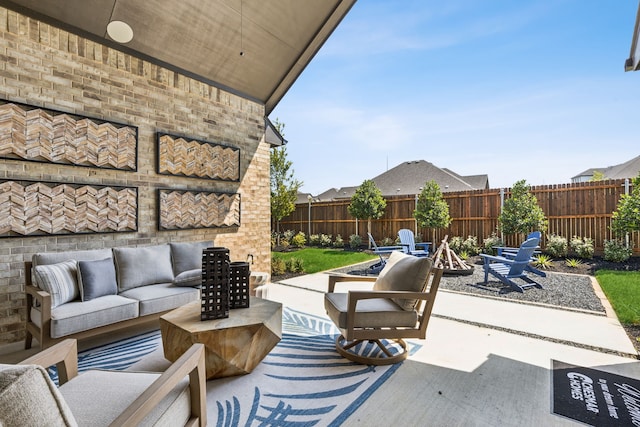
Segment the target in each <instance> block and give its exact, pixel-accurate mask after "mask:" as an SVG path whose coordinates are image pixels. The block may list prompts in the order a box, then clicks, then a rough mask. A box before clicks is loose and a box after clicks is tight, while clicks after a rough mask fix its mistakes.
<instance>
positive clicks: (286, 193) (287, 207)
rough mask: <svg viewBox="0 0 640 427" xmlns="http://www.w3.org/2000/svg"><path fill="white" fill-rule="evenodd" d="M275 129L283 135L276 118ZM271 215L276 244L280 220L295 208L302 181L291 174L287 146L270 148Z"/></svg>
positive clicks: (278, 238) (291, 164)
mask: <svg viewBox="0 0 640 427" xmlns="http://www.w3.org/2000/svg"><path fill="white" fill-rule="evenodd" d="M274 125H275V127H276V129H278V131H279V132H280V134H281V135H283V136H284V133H283V130H284V124H282V123H280V122H279V121H278V120H277V119H276V121H275V123H274ZM270 163H271V164H270V174H271V176H270V187H271V217H272V218H274V219H275V220H276V232H277V236H278V237H277V240H278V245H279V244H280V220H281V219H282V218H284V217H285V216H287V215H289V214H290V213H291V212H293V211H294V210H295V209H296V199H297V198H298V190H299V189H300V187H301V186H302V182H300V181H298V180H296V179H295V178H294V176H293V173H294V171H293V169H292V168H291V166H293V162H291V161H290V160H288V159H287V147H286V146H281V147H276V148H273V149H272V150H271V159H270Z"/></svg>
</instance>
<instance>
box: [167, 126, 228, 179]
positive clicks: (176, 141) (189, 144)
mask: <svg viewBox="0 0 640 427" xmlns="http://www.w3.org/2000/svg"><path fill="white" fill-rule="evenodd" d="M157 137H158V173H160V174H164V175H180V176H186V177H190V178H207V179H217V180H221V181H240V149H239V148H235V147H229V146H226V145H220V144H214V143H212V142H206V141H199V140H197V139H193V138H186V137H180V136H175V135H169V134H166V133H161V132H158V134H157Z"/></svg>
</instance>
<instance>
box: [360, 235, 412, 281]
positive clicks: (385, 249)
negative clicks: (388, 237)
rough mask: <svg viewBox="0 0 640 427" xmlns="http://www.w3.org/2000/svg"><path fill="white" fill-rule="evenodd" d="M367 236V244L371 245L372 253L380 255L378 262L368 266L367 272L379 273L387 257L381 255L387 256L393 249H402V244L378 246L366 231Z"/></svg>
mask: <svg viewBox="0 0 640 427" xmlns="http://www.w3.org/2000/svg"><path fill="white" fill-rule="evenodd" d="M367 236H369V244H370V245H371V248H372V250H373V253H374V254H377V255H378V256H379V257H380V262H377V263H375V264H373V265H371V266H369V272H370V273H374V274H378V273H380V271H382V269H383V268H384V266H385V264H386V263H387V258H386V257H384V256H383V255H387V256H388V255H389V254H391V252H393V251H402V250H403V249H404V248H403V246H378V245H377V244H376V241H375V239H374V238H373V236H372V235H371V233H367Z"/></svg>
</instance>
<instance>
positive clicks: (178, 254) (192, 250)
mask: <svg viewBox="0 0 640 427" xmlns="http://www.w3.org/2000/svg"><path fill="white" fill-rule="evenodd" d="M212 246H213V242H212V241H206V242H194V243H183V242H178V243H173V242H172V243H169V247H170V248H171V261H172V262H173V274H175V275H176V276H177V275H179V274H180V273H183V272H185V271H189V270H195V269H196V268H199V269H202V250H203V249H206V248H210V247H212Z"/></svg>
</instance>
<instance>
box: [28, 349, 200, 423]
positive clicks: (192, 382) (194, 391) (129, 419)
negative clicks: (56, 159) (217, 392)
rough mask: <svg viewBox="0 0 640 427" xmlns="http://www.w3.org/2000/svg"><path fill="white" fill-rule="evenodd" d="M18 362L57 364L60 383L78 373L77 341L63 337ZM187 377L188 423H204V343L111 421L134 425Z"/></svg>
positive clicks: (69, 379)
mask: <svg viewBox="0 0 640 427" xmlns="http://www.w3.org/2000/svg"><path fill="white" fill-rule="evenodd" d="M20 364H21V365H40V366H42V367H44V368H45V369H46V368H48V367H49V366H52V365H56V367H57V369H58V378H59V381H60V385H62V384H64V383H66V382H68V381H71V380H72V379H73V378H75V377H76V376H77V375H78V343H77V341H76V340H75V339H64V340H63V341H61V342H59V343H58V344H56V345H54V346H52V347H50V348H48V349H46V350H43V351H41V352H40V353H38V354H36V355H34V356H32V357H30V358H28V359H26V360H23V361H22V362H20ZM187 375H188V376H189V390H190V393H191V416H190V418H189V420H188V422H187V424H186V425H187V426H191V427H195V426H206V425H207V402H206V386H205V382H206V379H205V362H204V345H202V344H194V345H192V346H191V347H190V348H189V349H188V350H187V351H186V352H185V353H184V354H183V355H182V356H181V357H180V358H179V359H178V360H176V361H175V362H174V363H173V364H172V365H171V366H170V367H169V368H168V369H167V370H166V371H165V372H164V373H163V374H162V375H160V377H159V378H158V379H157V380H155V381H154V382H153V383H152V384H151V386H149V388H148V389H146V390H145V391H144V392H143V393H142V394H141V395H140V396H139V397H138V398H137V399H136V400H134V401H133V402H132V403H131V405H129V406H128V407H127V409H125V410H124V412H122V413H121V414H120V415H119V416H118V417H117V418H116V419H115V420H114V421H113V423H111V425H112V426H137V425H139V424H140V422H141V421H142V420H143V419H144V418H145V416H147V415H148V414H149V413H150V412H151V411H152V410H153V408H155V407H156V405H157V404H158V403H160V401H161V400H162V399H163V398H164V397H165V396H166V395H167V394H168V393H169V392H170V391H171V390H173V389H174V388H175V387H176V385H177V384H178V383H179V382H180V381H182V379H183V378H184V377H186V376H187Z"/></svg>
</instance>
